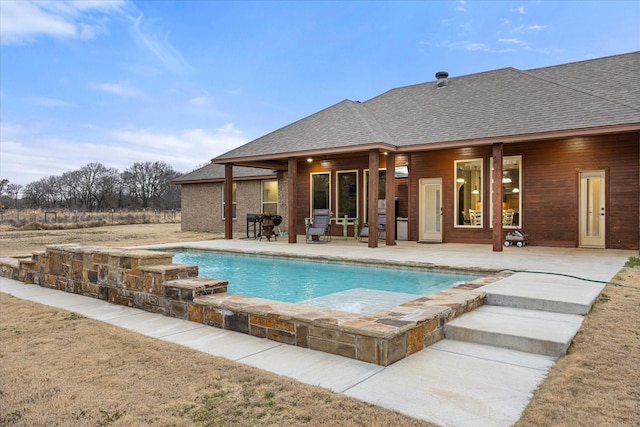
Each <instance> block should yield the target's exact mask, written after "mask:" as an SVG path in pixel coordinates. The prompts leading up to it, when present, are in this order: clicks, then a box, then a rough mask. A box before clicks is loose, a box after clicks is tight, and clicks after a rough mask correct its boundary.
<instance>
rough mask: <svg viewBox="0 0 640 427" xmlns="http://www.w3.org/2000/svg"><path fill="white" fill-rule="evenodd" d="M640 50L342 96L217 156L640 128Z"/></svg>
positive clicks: (427, 145) (232, 156)
mask: <svg viewBox="0 0 640 427" xmlns="http://www.w3.org/2000/svg"><path fill="white" fill-rule="evenodd" d="M638 76H640V52H634V53H629V54H625V55H617V56H611V57H606V58H599V59H593V60H588V61H582V62H576V63H572V64H564V65H558V66H554V67H546V68H539V69H534V70H529V71H521V70H517V69H515V68H503V69H499V70H494V71H489V72H484V73H478V74H470V75H467V76H461V77H455V78H450V79H449V84H448V86H447V87H444V88H438V87H436V84H435V82H429V83H423V84H417V85H411V86H405V87H400V88H396V89H392V90H389V91H388V92H385V93H383V94H381V95H379V96H376V97H374V98H372V99H370V100H368V101H366V102H363V103H359V102H353V101H349V100H345V101H342V102H340V103H338V104H335V105H333V106H331V107H329V108H327V109H324V110H322V111H319V112H317V113H315V114H312V115H311V116H308V117H305V118H303V119H301V120H299V121H297V122H294V123H292V124H290V125H288V126H285V127H283V128H281V129H279V130H276V131H274V132H272V133H269V134H267V135H265V136H263V137H260V138H258V139H256V140H254V141H251V142H249V143H247V144H245V145H243V146H241V147H238V148H236V149H235V150H232V151H229V152H227V153H225V154H223V155H221V156H219V157H217V158H216V159H214V161H217V162H221V163H224V161H225V160H229V159H239V158H245V159H247V158H251V157H263V158H266V157H273V158H277V157H278V156H279V157H283V155H286V154H287V153H304V152H311V151H314V150H329V149H341V150H344V149H345V148H347V149H348V148H349V147H353V149H354V150H357V149H359V147H360V146H362V145H366V144H372V143H385V144H389V145H392V146H396V147H397V148H398V149H402V147H409V146H411V147H412V149H416V147H420V146H422V147H424V148H427V147H429V146H433V145H434V144H435V145H437V144H438V143H446V142H448V141H456V142H460V143H461V144H464V141H470V140H482V139H487V138H491V139H496V138H497V139H499V138H504V137H513V136H519V135H525V136H526V135H533V134H541V133H547V132H558V131H568V130H569V131H570V130H582V129H588V128H598V127H604V126H613V125H634V126H635V125H638V127H639V128H640V78H639V77H638Z"/></svg>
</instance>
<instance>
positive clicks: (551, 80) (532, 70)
mask: <svg viewBox="0 0 640 427" xmlns="http://www.w3.org/2000/svg"><path fill="white" fill-rule="evenodd" d="M615 56H620V55H615ZM579 62H586V61H579ZM562 65H564V64H562ZM545 68H551V67H545ZM514 70H515V71H518V72H520V73H522V74H526V75H527V76H529V77H533V78H534V79H537V80H542V81H544V82H547V83H551V84H554V85H556V86H561V87H564V88H567V89H571V90H572V91H575V92H580V93H582V94H585V95H589V96H592V97H594V98H599V99H602V100H604V101H608V102H612V103H614V104H618V105H622V106H624V107H628V108H631V109H633V110H636V111H640V108H638V107H637V106H635V105H630V104H629V103H626V102H621V101H619V100H617V99H615V98H610V97H608V96H602V95H599V94H597V93H594V92H591V91H588V90H586V89H581V88H577V87H575V86H573V85H569V84H565V83H560V82H558V81H555V80H553V79H548V78H545V77H542V76H539V75H537V74H535V72H534V70H539V68H534V69H531V70H518V69H517V68H516V69H514Z"/></svg>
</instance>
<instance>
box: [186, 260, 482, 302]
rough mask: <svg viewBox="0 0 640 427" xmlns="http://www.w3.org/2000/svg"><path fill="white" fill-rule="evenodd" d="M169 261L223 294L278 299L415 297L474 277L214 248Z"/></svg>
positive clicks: (285, 300)
mask: <svg viewBox="0 0 640 427" xmlns="http://www.w3.org/2000/svg"><path fill="white" fill-rule="evenodd" d="M173 262H174V263H177V264H194V265H197V266H198V267H199V276H200V277H209V278H216V279H222V280H228V281H229V286H228V288H227V291H228V292H229V293H232V294H240V295H245V296H250V297H258V298H266V299H271V300H276V301H284V302H301V301H307V300H311V299H314V298H319V297H323V296H326V295H330V294H338V293H340V292H344V291H349V290H353V289H365V290H374V291H385V292H378V293H377V294H378V295H392V294H391V293H401V294H409V295H408V296H415V298H418V297H420V296H424V295H427V294H430V293H433V292H437V291H440V290H443V289H448V288H451V287H453V286H456V285H457V284H460V283H465V282H468V281H471V280H474V279H476V278H477V276H469V275H459V274H444V273H432V272H424V271H415V270H395V269H389V268H375V267H359V266H353V265H344V264H332V263H321V262H308V261H291V260H281V259H274V258H263V257H252V256H241V255H229V254H220V253H215V252H180V251H176V252H175V255H174V257H173ZM415 298H409V300H410V299H415Z"/></svg>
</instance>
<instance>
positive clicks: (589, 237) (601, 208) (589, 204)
mask: <svg viewBox="0 0 640 427" xmlns="http://www.w3.org/2000/svg"><path fill="white" fill-rule="evenodd" d="M604 179H605V173H604V171H602V170H598V171H582V172H580V246H586V247H592V248H604V247H605V242H606V241H605V224H606V212H605V206H606V205H605V185H604V184H605V182H604Z"/></svg>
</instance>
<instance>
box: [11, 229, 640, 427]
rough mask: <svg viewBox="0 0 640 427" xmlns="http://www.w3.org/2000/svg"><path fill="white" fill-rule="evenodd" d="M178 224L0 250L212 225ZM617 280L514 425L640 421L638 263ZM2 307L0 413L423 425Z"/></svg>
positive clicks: (34, 241) (63, 316) (185, 352)
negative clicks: (567, 352) (184, 226)
mask: <svg viewBox="0 0 640 427" xmlns="http://www.w3.org/2000/svg"><path fill="white" fill-rule="evenodd" d="M179 229H180V228H179V224H145V225H133V226H124V227H120V226H114V227H101V228H99V229H93V230H92V229H85V230H78V232H77V233H73V232H71V231H64V232H62V233H60V234H58V233H53V234H49V233H51V232H45V233H42V234H41V233H36V234H29V233H31V232H22V233H26V234H22V235H20V234H13V233H14V232H12V233H8V234H7V233H6V232H0V245H1V247H2V254H5V253H7V254H12V253H21V254H25V253H26V254H29V253H31V251H33V250H42V249H44V245H45V244H50V243H70V242H86V243H96V244H97V243H99V244H101V245H107V246H125V245H127V246H128V245H135V244H151V243H164V242H178V241H188V240H202V239H207V238H214V237H218V236H213V235H211V234H209V233H181V232H180V231H179ZM18 233H20V232H18ZM7 248H8V249H7ZM614 281H615V282H618V283H621V284H625V285H627V286H634V288H631V287H617V286H612V285H609V286H607V287H606V288H605V290H604V292H603V294H602V295H601V297H600V298H599V300H598V301H597V302H596V304H595V306H594V308H593V310H592V312H591V313H590V314H589V315H588V316H587V318H586V320H585V322H584V324H583V326H582V328H581V330H580V332H579V333H578V335H577V336H576V339H575V340H574V343H573V345H572V347H571V348H570V350H569V354H568V355H567V356H565V357H562V358H560V359H559V361H558V363H557V364H556V365H555V366H554V368H553V369H552V370H551V373H550V375H549V377H548V379H547V380H546V381H544V382H543V384H542V385H541V386H540V388H539V389H538V390H537V392H536V393H535V396H534V398H533V399H532V401H531V403H530V404H529V406H528V407H527V409H526V411H525V413H524V414H523V417H522V418H521V420H520V421H519V422H518V424H517V425H518V426H521V427H522V426H576V425H580V426H604V425H606V426H609V425H619V426H637V425H640V410H639V409H638V408H639V407H640V387H639V386H638V384H640V373H639V372H640V371H639V367H640V330H639V329H638V325H640V289H638V287H639V286H640V266H636V267H634V268H625V269H623V270H622V271H621V272H620V273H619V274H618V276H617V277H616V278H615V280H614ZM0 307H1V309H0V342H1V343H2V346H1V347H0V425H21V426H22V425H24V426H26V425H30V426H31V425H47V426H49V425H61V426H67V425H69V426H76V425H94V426H105V425H121V426H125V425H126V426H130V425H163V426H168V425H178V426H180V425H215V426H217V425H240V426H242V425H247V426H249V425H251V426H253V425H311V426H314V425H317V426H324V425H335V426H351V425H362V426H387V425H393V426H402V425H427V424H425V423H421V422H418V421H415V420H413V419H410V418H407V417H404V416H402V415H398V414H396V413H393V412H390V411H387V410H384V409H381V408H378V407H375V406H372V405H369V404H365V403H362V402H359V401H356V400H353V399H349V398H346V397H344V396H341V395H337V394H333V393H330V392H328V391H326V390H323V389H321V388H318V387H312V386H307V385H304V384H300V383H298V382H295V381H293V380H289V379H286V378H282V377H279V376H276V375H273V374H270V373H268V372H264V371H260V370H257V369H253V368H250V367H247V366H243V365H240V364H237V363H233V362H230V361H227V360H225V359H221V358H216V357H214V356H210V355H206V354H203V353H199V352H197V351H194V350H190V349H187V348H184V347H181V346H178V345H175V344H170V343H165V342H162V341H158V340H155V339H152V338H148V337H144V336H141V335H138V334H135V333H133V332H129V331H126V330H123V329H119V328H116V327H113V326H110V325H107V324H104V323H101V322H96V321H93V320H90V319H85V318H77V316H74V315H72V314H71V313H69V312H65V311H62V310H58V309H54V308H50V307H45V306H42V305H39V304H35V303H31V302H27V301H22V300H19V299H16V298H13V297H9V296H7V295H4V294H0Z"/></svg>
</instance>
